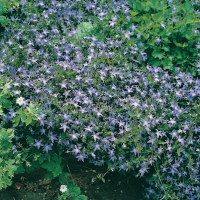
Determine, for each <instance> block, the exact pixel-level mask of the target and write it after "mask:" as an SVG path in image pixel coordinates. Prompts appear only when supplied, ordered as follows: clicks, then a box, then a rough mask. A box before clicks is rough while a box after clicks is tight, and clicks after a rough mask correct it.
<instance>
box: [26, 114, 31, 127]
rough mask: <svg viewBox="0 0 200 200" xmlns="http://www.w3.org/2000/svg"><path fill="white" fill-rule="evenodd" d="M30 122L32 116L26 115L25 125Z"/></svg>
mask: <svg viewBox="0 0 200 200" xmlns="http://www.w3.org/2000/svg"><path fill="white" fill-rule="evenodd" d="M31 122H32V117H31V116H28V117H27V118H26V121H25V123H26V126H28V125H29V124H31Z"/></svg>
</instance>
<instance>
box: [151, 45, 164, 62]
mask: <svg viewBox="0 0 200 200" xmlns="http://www.w3.org/2000/svg"><path fill="white" fill-rule="evenodd" d="M152 56H153V57H154V58H159V59H162V58H163V53H162V51H161V49H160V48H158V47H155V48H154V50H153V52H152Z"/></svg>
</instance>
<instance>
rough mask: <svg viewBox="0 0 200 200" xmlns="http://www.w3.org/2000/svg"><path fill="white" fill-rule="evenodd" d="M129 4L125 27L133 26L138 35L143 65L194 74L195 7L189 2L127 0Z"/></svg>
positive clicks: (196, 30) (187, 0)
mask: <svg viewBox="0 0 200 200" xmlns="http://www.w3.org/2000/svg"><path fill="white" fill-rule="evenodd" d="M130 4H131V9H130V15H131V19H130V22H129V25H128V26H130V25H131V24H132V23H134V24H135V26H136V27H137V29H136V33H137V34H140V35H141V39H140V42H142V43H143V44H144V46H143V49H144V50H145V52H146V53H147V54H148V55H149V56H148V59H147V63H149V64H150V65H152V66H162V67H163V68H164V69H168V70H170V71H174V70H175V67H180V69H181V70H182V71H184V72H190V73H192V74H193V75H197V74H198V70H197V68H196V59H198V51H196V49H195V45H196V44H198V42H199V30H198V28H199V22H200V21H199V16H200V15H199V14H200V13H199V11H198V10H196V11H195V8H196V9H198V5H197V4H196V5H195V3H194V2H193V1H189V0H186V1H184V2H183V3H181V2H180V1H168V3H166V1H165V0H162V1H156V0H143V1H140V0H130ZM195 13H196V14H195ZM132 39H133V40H135V37H133V38H132ZM196 48H197V49H199V48H198V47H197V46H196Z"/></svg>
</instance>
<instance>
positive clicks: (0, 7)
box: [0, 0, 19, 26]
mask: <svg viewBox="0 0 200 200" xmlns="http://www.w3.org/2000/svg"><path fill="white" fill-rule="evenodd" d="M18 7H19V1H18V0H11V1H8V0H0V25H2V26H6V25H8V24H9V23H10V19H9V18H8V17H6V16H5V14H7V13H8V12H9V11H10V9H11V8H13V9H14V8H15V9H17V8H18Z"/></svg>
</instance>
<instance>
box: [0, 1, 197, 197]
mask: <svg viewBox="0 0 200 200" xmlns="http://www.w3.org/2000/svg"><path fill="white" fill-rule="evenodd" d="M198 6H199V5H198V3H197V2H195V1H188V0H187V1H183V2H181V1H166V0H162V1H154V0H149V1H137V0H136V1H123V2H121V1H116V0H112V1H100V0H99V1H98V0H95V1H94V2H85V1H80V0H79V1H75V0H72V1H55V0H53V1H45V0H40V1H39V0H36V1H32V0H30V1H26V0H22V1H21V3H20V10H19V11H15V12H14V13H13V14H12V15H11V17H10V20H11V22H12V23H11V24H10V26H9V27H6V29H5V31H4V32H3V33H2V34H1V40H0V50H1V51H0V56H1V62H0V77H1V78H4V79H5V81H4V82H3V83H2V88H1V90H2V95H3V97H1V99H0V105H1V110H2V113H3V114H2V115H0V124H1V127H2V128H3V130H6V129H7V130H11V129H12V130H14V135H15V136H14V138H12V139H10V143H11V144H12V145H13V153H14V155H16V157H17V155H18V154H19V155H20V157H21V158H20V159H21V162H20V163H18V165H17V166H18V168H17V170H16V169H15V173H21V172H23V171H24V170H27V171H30V170H33V169H35V168H38V167H42V168H44V169H46V170H47V174H46V177H47V178H51V179H53V178H56V177H59V180H60V182H61V184H63V186H62V187H63V188H65V189H66V190H65V192H64V193H63V195H61V197H59V198H60V199H62V198H63V199H65V198H67V197H73V198H74V199H85V198H86V197H85V196H82V195H81V194H80V190H79V188H78V187H76V186H75V185H74V184H71V183H68V181H67V176H68V175H69V174H68V173H67V172H66V170H65V166H64V160H63V159H62V158H63V155H64V153H65V152H67V153H71V154H73V155H74V156H75V157H76V158H77V159H78V160H79V161H83V162H84V160H85V159H88V160H89V161H90V162H91V163H93V164H94V165H98V166H102V165H106V166H108V170H112V171H114V170H116V171H124V172H125V171H129V170H133V171H134V172H135V175H136V176H137V177H143V178H144V179H145V180H146V181H147V183H148V184H149V187H148V188H147V190H146V194H145V197H146V198H147V199H150V198H152V199H166V200H167V199H198V198H199V192H200V187H199V184H198V183H199V165H200V156H199V143H200V138H199V132H200V79H199V72H200V70H199V69H200V66H199V60H198V57H199V48H200V47H199V45H200V43H199V26H198V25H199V10H198ZM2 80H3V79H2ZM7 81H10V83H9V85H8V86H7V87H6V89H4V85H5V83H6V82H7ZM3 91H4V92H3ZM5 92H6V93H8V94H9V96H4V93H5ZM9 148H10V147H9ZM101 178H102V180H104V179H103V177H101ZM65 185H69V186H70V187H69V188H70V189H68V190H67V187H66V186H65Z"/></svg>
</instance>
